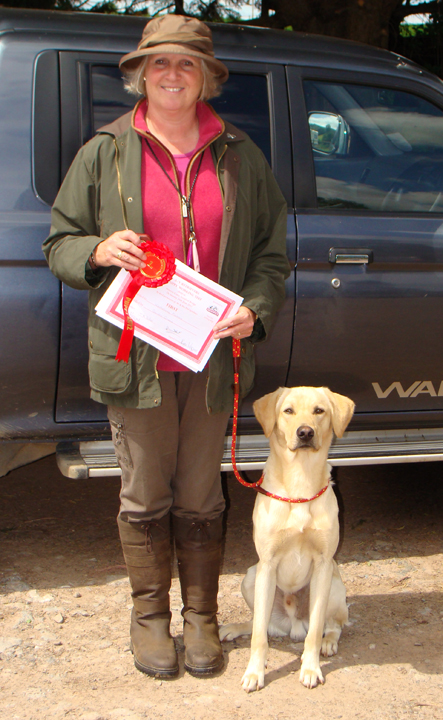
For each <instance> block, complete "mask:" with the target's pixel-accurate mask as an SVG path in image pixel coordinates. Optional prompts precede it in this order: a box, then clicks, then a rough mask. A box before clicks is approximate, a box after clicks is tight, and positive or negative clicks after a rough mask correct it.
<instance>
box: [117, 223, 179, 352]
mask: <svg viewBox="0 0 443 720" xmlns="http://www.w3.org/2000/svg"><path fill="white" fill-rule="evenodd" d="M142 238H146V240H145V241H144V242H142V243H141V244H140V245H139V247H140V248H141V250H143V252H144V253H145V256H144V262H145V264H144V265H143V266H142V267H141V268H140V270H133V271H131V276H132V280H131V282H130V283H129V285H128V287H127V288H126V291H125V295H124V298H123V316H124V323H125V324H124V327H123V332H122V336H121V338H120V343H119V346H118V350H117V355H116V356H115V359H116V360H117V361H118V362H121V361H123V362H128V361H129V357H130V355H131V348H132V341H133V339H134V321H133V319H132V318H131V316H130V315H129V306H130V304H131V302H132V301H133V299H134V298H135V296H136V295H137V293H138V291H139V290H140V288H141V287H142V286H144V287H148V288H157V287H160V286H161V285H166V283H168V282H169V281H170V280H171V278H172V277H173V276H174V274H175V258H174V253H173V252H172V251H171V250H170V249H169V248H168V247H167V245H164V244H163V243H157V242H155V240H150V239H149V237H148V235H140V239H142Z"/></svg>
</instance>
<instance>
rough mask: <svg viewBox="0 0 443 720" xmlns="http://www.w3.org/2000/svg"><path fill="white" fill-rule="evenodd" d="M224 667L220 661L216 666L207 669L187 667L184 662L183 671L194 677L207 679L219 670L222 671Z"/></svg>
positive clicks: (223, 663)
mask: <svg viewBox="0 0 443 720" xmlns="http://www.w3.org/2000/svg"><path fill="white" fill-rule="evenodd" d="M224 666H225V662H224V660H221V661H220V662H219V663H218V664H217V665H213V666H212V667H208V668H200V667H193V666H192V665H188V664H187V663H186V662H185V670H186V671H187V672H188V673H189V674H190V675H193V676H194V677H205V676H206V677H207V676H208V675H216V674H217V673H219V672H220V671H221V670H223V668H224Z"/></svg>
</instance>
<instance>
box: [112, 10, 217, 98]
mask: <svg viewBox="0 0 443 720" xmlns="http://www.w3.org/2000/svg"><path fill="white" fill-rule="evenodd" d="M156 53H183V54H184V55H192V56H193V57H198V58H200V59H201V60H205V61H206V63H207V65H208V66H209V68H210V69H211V70H212V72H213V73H214V75H215V76H216V78H217V81H218V82H219V83H220V84H221V83H224V82H226V80H227V79H228V77H229V71H228V68H227V67H226V65H224V64H223V63H222V62H221V61H220V60H217V58H215V57H214V50H213V44H212V33H211V31H210V29H209V28H208V26H207V25H206V24H205V23H204V22H201V20H197V18H190V17H185V16H183V15H163V16H162V17H160V18H155V19H154V20H150V21H149V22H148V23H147V25H146V26H145V29H144V30H143V35H142V39H141V41H140V43H139V45H138V48H137V50H134V52H130V53H128V54H127V55H123V57H122V59H121V60H120V63H119V66H120V68H121V69H122V70H123V71H125V70H135V68H136V67H137V66H138V65H139V64H140V62H141V58H143V57H145V56H146V55H155V54H156Z"/></svg>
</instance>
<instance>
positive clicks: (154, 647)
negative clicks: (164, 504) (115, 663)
mask: <svg viewBox="0 0 443 720" xmlns="http://www.w3.org/2000/svg"><path fill="white" fill-rule="evenodd" d="M117 523H118V529H119V532H120V539H121V543H122V548H123V554H124V557H125V562H126V567H127V569H128V575H129V581H130V583H131V587H132V601H133V605H134V607H133V609H132V615H131V646H132V652H133V654H134V664H135V667H136V668H137V670H140V671H141V672H144V673H146V674H147V675H154V676H156V677H161V678H170V677H174V676H175V675H177V673H178V661H177V653H176V650H175V645H174V641H173V639H172V637H171V635H170V632H169V625H170V621H171V613H170V610H169V590H170V587H171V539H170V516H169V514H168V515H166V516H164V517H162V518H161V519H160V520H152V521H151V522H140V523H139V522H137V523H129V522H125V521H124V520H120V518H118V519H117Z"/></svg>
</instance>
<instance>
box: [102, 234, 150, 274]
mask: <svg viewBox="0 0 443 720" xmlns="http://www.w3.org/2000/svg"><path fill="white" fill-rule="evenodd" d="M141 237H142V238H143V239H144V237H143V236H141ZM141 237H140V235H137V234H136V233H135V232H132V230H120V231H118V232H115V233H113V234H112V235H110V236H109V237H108V238H106V240H102V242H101V243H99V244H98V245H97V247H96V248H95V250H94V258H93V259H94V262H95V264H96V265H97V266H98V267H110V266H111V265H116V266H117V267H122V268H124V269H125V270H138V269H139V268H141V267H142V266H143V258H144V252H143V250H141V249H140V248H139V247H138V246H139V245H140V243H141V242H143V239H141Z"/></svg>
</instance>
